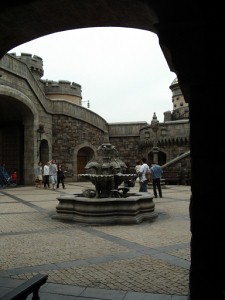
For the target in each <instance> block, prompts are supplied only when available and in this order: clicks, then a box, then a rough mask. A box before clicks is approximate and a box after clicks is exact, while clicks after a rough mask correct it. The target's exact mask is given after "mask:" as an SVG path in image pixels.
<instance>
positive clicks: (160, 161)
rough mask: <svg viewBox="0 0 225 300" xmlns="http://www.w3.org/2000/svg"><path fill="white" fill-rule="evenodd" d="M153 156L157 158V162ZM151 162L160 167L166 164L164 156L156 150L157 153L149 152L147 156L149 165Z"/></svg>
mask: <svg viewBox="0 0 225 300" xmlns="http://www.w3.org/2000/svg"><path fill="white" fill-rule="evenodd" d="M155 156H157V161H156V159H155ZM153 161H154V162H155V163H158V164H159V165H160V166H162V165H164V164H165V163H166V154H165V153H164V152H163V151H160V150H159V151H158V150H157V152H154V151H151V152H150V153H149V154H148V162H149V163H151V162H153Z"/></svg>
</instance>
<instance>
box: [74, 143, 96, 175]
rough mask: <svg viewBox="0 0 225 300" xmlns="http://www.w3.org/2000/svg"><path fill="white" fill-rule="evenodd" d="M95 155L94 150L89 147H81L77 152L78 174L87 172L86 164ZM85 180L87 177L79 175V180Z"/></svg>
mask: <svg viewBox="0 0 225 300" xmlns="http://www.w3.org/2000/svg"><path fill="white" fill-rule="evenodd" d="M93 157H94V151H93V150H92V149H91V148H89V147H83V148H81V149H80V150H79V151H78V153H77V175H79V174H85V173H86V171H85V166H86V164H87V163H88V162H89V161H90V160H91V159H92V158H93ZM81 180H82V181H83V180H85V179H83V178H82V179H80V178H79V176H78V181H81Z"/></svg>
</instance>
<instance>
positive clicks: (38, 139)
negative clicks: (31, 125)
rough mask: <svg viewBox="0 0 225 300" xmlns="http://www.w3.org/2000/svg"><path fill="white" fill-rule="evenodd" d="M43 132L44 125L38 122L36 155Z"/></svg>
mask: <svg viewBox="0 0 225 300" xmlns="http://www.w3.org/2000/svg"><path fill="white" fill-rule="evenodd" d="M44 132H45V130H44V125H43V124H39V127H38V129H37V157H39V149H40V145H41V139H42V134H43V133H44Z"/></svg>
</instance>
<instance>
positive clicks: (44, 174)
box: [43, 161, 50, 188]
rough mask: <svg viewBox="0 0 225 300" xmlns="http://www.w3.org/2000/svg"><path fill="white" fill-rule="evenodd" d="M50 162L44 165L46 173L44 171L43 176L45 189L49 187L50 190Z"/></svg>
mask: <svg viewBox="0 0 225 300" xmlns="http://www.w3.org/2000/svg"><path fill="white" fill-rule="evenodd" d="M49 165H50V163H49V161H46V163H45V165H44V171H43V176H44V188H46V186H48V188H50V183H49Z"/></svg>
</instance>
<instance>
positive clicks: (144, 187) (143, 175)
mask: <svg viewBox="0 0 225 300" xmlns="http://www.w3.org/2000/svg"><path fill="white" fill-rule="evenodd" d="M141 163H142V165H141V168H140V172H139V180H140V189H139V192H148V178H147V172H150V169H149V166H148V164H147V159H146V158H145V157H144V158H142V159H141Z"/></svg>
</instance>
